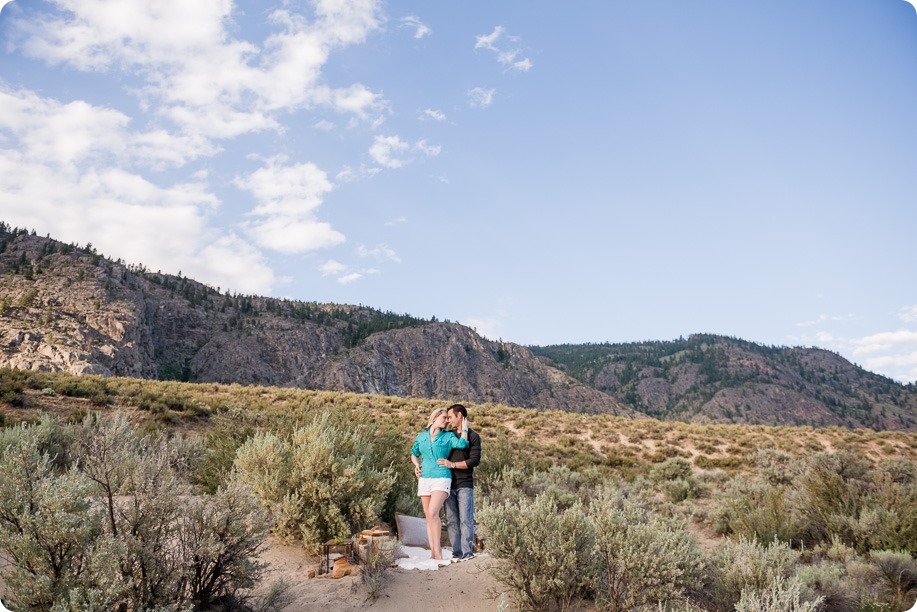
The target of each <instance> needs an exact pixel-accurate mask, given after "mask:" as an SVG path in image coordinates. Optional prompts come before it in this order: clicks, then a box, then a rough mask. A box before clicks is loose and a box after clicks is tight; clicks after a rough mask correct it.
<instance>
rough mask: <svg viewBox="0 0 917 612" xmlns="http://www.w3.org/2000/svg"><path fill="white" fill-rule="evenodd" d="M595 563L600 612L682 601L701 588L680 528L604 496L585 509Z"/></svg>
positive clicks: (699, 571) (692, 546)
mask: <svg viewBox="0 0 917 612" xmlns="http://www.w3.org/2000/svg"><path fill="white" fill-rule="evenodd" d="M589 518H590V519H591V521H592V525H593V528H594V530H595V551H596V554H597V556H598V560H599V564H600V566H599V569H598V572H597V578H596V584H595V592H596V604H597V607H598V608H599V609H601V610H611V611H614V612H618V611H622V612H623V611H625V610H633V609H635V608H639V607H640V606H645V605H649V604H660V603H661V604H667V603H669V602H675V601H679V600H683V599H685V598H686V596H687V594H688V592H690V591H693V590H697V589H699V588H700V587H701V586H702V583H703V573H704V567H705V566H704V559H703V556H702V555H701V552H700V550H699V549H698V547H697V543H696V542H695V540H694V538H693V537H692V536H691V535H690V534H689V533H688V532H687V530H686V529H685V527H684V525H683V524H681V523H679V522H677V521H675V520H674V519H666V518H662V517H660V516H657V515H655V514H652V513H649V512H647V511H646V510H645V509H643V508H641V507H640V506H639V505H637V503H635V502H634V501H632V500H631V499H628V498H625V497H624V496H623V495H621V494H620V493H618V492H617V491H612V490H606V493H605V494H604V495H601V496H599V497H597V498H595V499H594V500H593V501H592V504H591V506H590V508H589Z"/></svg>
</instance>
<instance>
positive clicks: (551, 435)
mask: <svg viewBox="0 0 917 612" xmlns="http://www.w3.org/2000/svg"><path fill="white" fill-rule="evenodd" d="M3 389H6V390H7V393H6V394H4V395H0V396H2V397H4V398H10V397H13V396H11V395H10V393H9V391H10V389H13V390H15V389H19V391H18V395H16V397H17V398H18V400H17V401H13V402H9V401H0V419H2V420H0V424H3V423H5V424H6V425H10V424H15V423H17V422H19V421H22V420H35V419H36V418H37V417H38V415H39V414H40V413H43V412H44V413H51V414H54V415H56V416H58V417H60V418H62V419H64V420H76V419H80V418H82V416H83V415H85V414H86V413H87V412H90V411H96V410H97V411H103V412H105V411H114V410H122V411H127V412H128V413H129V414H130V415H131V418H132V419H134V420H135V422H137V423H138V424H139V425H140V426H141V427H144V428H146V429H149V430H151V431H152V430H166V431H179V430H180V431H182V432H184V433H197V434H203V433H206V432H207V431H208V429H210V428H211V426H212V422H213V419H214V417H215V416H216V415H219V414H221V413H225V412H227V411H229V410H239V409H241V410H243V411H245V413H246V414H248V416H249V417H250V420H251V421H253V422H255V423H256V424H263V425H271V424H276V425H289V424H296V423H298V422H302V420H303V419H304V418H306V417H307V415H308V414H309V413H311V412H313V411H329V410H330V411H334V412H342V413H347V415H348V417H349V418H352V419H353V421H354V422H357V423H362V424H364V425H367V426H370V427H373V428H375V429H377V430H380V431H383V432H392V431H393V432H397V433H400V434H403V435H404V436H405V437H406V438H407V437H409V436H411V435H413V433H415V432H416V431H418V430H419V429H420V428H421V427H422V426H423V425H424V424H425V423H426V416H427V415H428V414H429V412H430V411H431V410H432V409H433V408H434V407H436V406H439V405H442V404H443V403H445V402H444V401H438V400H427V399H413V398H401V397H388V396H377V395H363V394H356V393H335V392H327V391H308V390H302V389H291V388H281V387H253V386H242V385H238V384H231V385H222V384H214V383H203V384H193V383H178V382H160V381H145V380H137V379H130V378H98V377H74V376H69V375H65V374H46V373H31V372H15V371H11V370H0V390H3ZM466 405H467V406H468V408H469V414H470V415H471V421H472V426H473V427H474V428H476V429H477V430H478V431H479V432H480V433H481V435H482V437H483V438H484V439H486V440H490V441H502V442H505V443H507V444H511V445H514V448H519V449H521V450H524V451H525V452H526V453H527V454H528V455H530V458H531V459H532V461H533V462H534V463H535V464H536V465H537V464H539V463H542V464H558V463H560V464H565V465H568V466H569V467H577V468H578V467H583V466H586V465H598V466H602V465H607V466H614V465H619V464H620V461H619V460H637V461H639V462H644V463H659V462H661V461H664V460H665V459H668V458H671V457H681V458H684V459H686V460H688V461H691V462H693V464H694V465H695V467H697V468H701V469H704V468H717V467H721V468H726V469H739V470H741V469H743V468H745V467H747V465H748V463H747V462H748V460H749V458H750V456H751V455H752V454H754V453H755V452H756V451H758V450H761V449H775V448H776V449H780V450H783V451H785V452H787V453H789V454H791V455H792V456H795V457H802V456H807V455H810V454H812V453H814V452H817V451H822V450H827V451H832V452H833V451H837V450H842V449H843V450H851V451H854V452H856V453H858V454H860V455H862V456H864V457H867V458H868V459H870V460H871V461H873V462H879V461H882V460H884V459H887V458H889V457H895V456H902V457H907V458H910V459H917V434H915V433H914V432H901V431H882V432H876V431H872V430H848V429H843V428H839V427H828V428H813V427H786V426H783V427H768V426H761V425H710V424H701V423H681V422H663V421H658V420H654V419H646V418H643V419H628V418H623V417H614V416H608V415H587V414H575V413H569V412H562V411H551V410H548V411H539V410H532V409H526V408H514V407H509V406H502V405H497V404H492V403H484V404H472V403H466Z"/></svg>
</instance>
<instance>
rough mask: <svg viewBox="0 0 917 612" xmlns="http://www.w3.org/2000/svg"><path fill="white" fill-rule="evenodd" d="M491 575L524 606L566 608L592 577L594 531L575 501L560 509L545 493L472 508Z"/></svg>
mask: <svg viewBox="0 0 917 612" xmlns="http://www.w3.org/2000/svg"><path fill="white" fill-rule="evenodd" d="M478 520H479V522H480V525H481V528H482V531H483V533H484V536H485V538H486V540H487V550H488V551H489V552H490V554H492V555H493V556H494V557H496V558H497V559H499V560H500V563H499V564H497V565H496V566H495V567H494V569H493V573H494V576H495V577H496V578H497V579H498V580H500V581H501V582H503V583H504V584H506V585H507V586H509V587H510V588H511V589H512V590H513V591H514V592H515V594H516V599H517V601H518V602H519V604H520V605H521V607H522V608H523V609H526V610H537V611H542V610H544V611H547V610H568V609H570V607H571V606H572V605H573V603H574V602H575V601H576V600H577V599H578V598H580V597H582V596H583V595H585V594H586V593H587V590H588V588H589V585H590V582H591V581H592V576H593V562H592V552H593V542H594V540H593V538H594V532H593V529H592V527H591V524H590V522H589V520H588V519H587V517H586V513H585V511H584V510H583V507H582V506H581V505H580V504H575V505H573V506H571V507H569V508H567V509H565V510H560V509H559V508H558V506H557V503H556V502H555V501H554V499H552V498H551V497H548V496H540V497H537V498H535V499H534V500H530V499H527V498H522V499H520V500H518V501H517V502H515V503H512V502H511V503H507V504H505V505H500V506H495V505H487V506H485V507H484V508H482V509H481V510H480V512H478Z"/></svg>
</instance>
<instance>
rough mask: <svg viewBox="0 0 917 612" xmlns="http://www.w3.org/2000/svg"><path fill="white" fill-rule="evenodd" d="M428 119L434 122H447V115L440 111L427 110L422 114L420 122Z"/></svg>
mask: <svg viewBox="0 0 917 612" xmlns="http://www.w3.org/2000/svg"><path fill="white" fill-rule="evenodd" d="M427 119H432V120H433V121H445V120H446V113H444V112H443V111H440V110H434V109H432V108H425V109H423V111H422V112H421V113H420V120H421V121H424V120H427Z"/></svg>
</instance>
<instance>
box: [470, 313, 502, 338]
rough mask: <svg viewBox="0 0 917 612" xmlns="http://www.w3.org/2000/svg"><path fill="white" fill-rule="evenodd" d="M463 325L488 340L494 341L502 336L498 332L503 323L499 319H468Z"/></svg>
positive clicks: (493, 317)
mask: <svg viewBox="0 0 917 612" xmlns="http://www.w3.org/2000/svg"><path fill="white" fill-rule="evenodd" d="M464 324H465V325H467V326H468V327H471V328H472V329H474V331H475V332H477V334H478V335H479V336H481V337H483V338H487V339H488V340H496V339H497V338H500V337H501V336H502V334H501V332H500V330H501V329H502V328H503V321H502V320H501V318H500V317H497V316H492V317H484V318H476V317H469V318H468V319H466V320H465V321H464Z"/></svg>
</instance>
